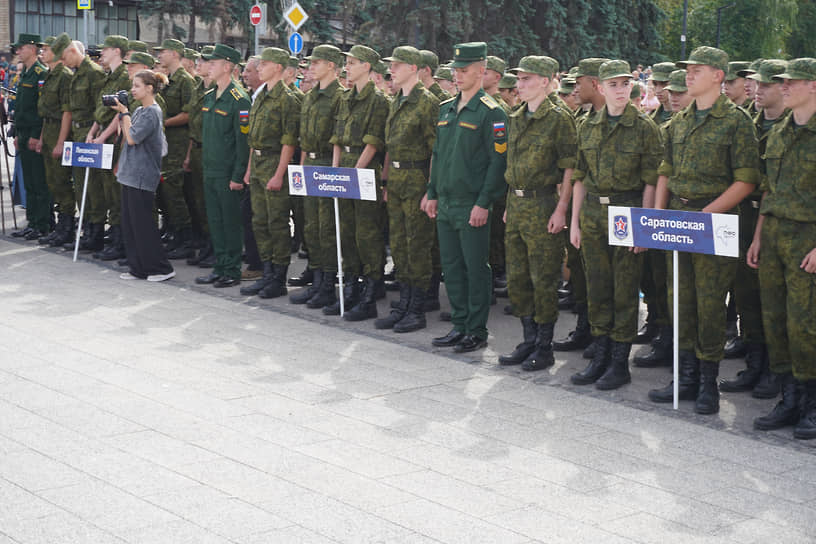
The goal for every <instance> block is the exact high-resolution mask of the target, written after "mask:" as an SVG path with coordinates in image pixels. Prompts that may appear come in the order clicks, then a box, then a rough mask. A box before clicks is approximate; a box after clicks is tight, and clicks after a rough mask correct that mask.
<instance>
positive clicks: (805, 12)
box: [785, 0, 816, 58]
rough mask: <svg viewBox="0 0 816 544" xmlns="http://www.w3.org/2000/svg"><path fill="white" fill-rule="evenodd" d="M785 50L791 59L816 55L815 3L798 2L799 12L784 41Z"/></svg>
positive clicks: (808, 0) (804, 0)
mask: <svg viewBox="0 0 816 544" xmlns="http://www.w3.org/2000/svg"><path fill="white" fill-rule="evenodd" d="M785 49H786V52H787V54H788V55H789V56H790V57H791V58H799V57H811V56H813V55H814V54H816V1H814V0H801V1H800V2H799V12H798V14H797V16H796V19H795V20H794V23H793V28H792V29H791V33H790V34H789V35H788V37H787V39H786V40H785Z"/></svg>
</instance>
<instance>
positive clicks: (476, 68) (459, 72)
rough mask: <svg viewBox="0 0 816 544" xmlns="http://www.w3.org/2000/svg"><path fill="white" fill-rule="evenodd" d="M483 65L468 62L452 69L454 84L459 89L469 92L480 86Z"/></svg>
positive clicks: (483, 70) (483, 71) (483, 69)
mask: <svg viewBox="0 0 816 544" xmlns="http://www.w3.org/2000/svg"><path fill="white" fill-rule="evenodd" d="M484 73H485V67H484V65H483V64H482V63H480V62H475V63H473V64H468V65H467V66H465V67H464V68H456V69H454V74H455V76H454V77H455V78H456V86H457V87H459V90H460V91H464V92H470V91H473V90H475V89H478V88H479V87H481V84H482V77H483V76H484Z"/></svg>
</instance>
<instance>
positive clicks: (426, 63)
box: [418, 49, 453, 102]
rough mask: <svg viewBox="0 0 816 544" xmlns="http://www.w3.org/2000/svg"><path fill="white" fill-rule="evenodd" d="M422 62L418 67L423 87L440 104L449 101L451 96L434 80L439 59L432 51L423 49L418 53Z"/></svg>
mask: <svg viewBox="0 0 816 544" xmlns="http://www.w3.org/2000/svg"><path fill="white" fill-rule="evenodd" d="M419 53H420V55H421V57H422V60H421V61H420V63H421V66H419V72H418V75H419V81H420V83H422V85H423V86H425V88H426V89H428V91H430V93H431V94H432V95H434V96H435V97H436V98H437V99H438V100H439V101H440V102H442V101H443V100H448V99H450V98H451V97H452V96H453V94H451V93H449V92H447V91H445V90H444V89H443V88H442V87H440V86H439V83H437V82H436V81H435V80H434V74H435V73H436V71H437V69H439V57H438V56H437V55H436V53H434V52H433V51H429V50H427V49H423V50H421V51H420V52H419Z"/></svg>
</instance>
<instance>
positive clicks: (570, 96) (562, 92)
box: [558, 76, 580, 116]
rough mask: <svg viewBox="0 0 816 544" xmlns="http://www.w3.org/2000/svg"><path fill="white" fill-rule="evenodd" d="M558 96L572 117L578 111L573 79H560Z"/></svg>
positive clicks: (566, 77) (565, 77)
mask: <svg viewBox="0 0 816 544" xmlns="http://www.w3.org/2000/svg"><path fill="white" fill-rule="evenodd" d="M558 96H559V97H560V98H561V100H563V101H564V103H565V104H566V105H567V110H568V111H569V112H570V113H571V114H573V116H574V115H575V113H576V112H577V111H578V110H579V109H580V106H579V104H578V101H577V99H576V97H575V80H574V79H573V78H571V77H568V76H564V77H562V78H561V81H560V85H559V87H558Z"/></svg>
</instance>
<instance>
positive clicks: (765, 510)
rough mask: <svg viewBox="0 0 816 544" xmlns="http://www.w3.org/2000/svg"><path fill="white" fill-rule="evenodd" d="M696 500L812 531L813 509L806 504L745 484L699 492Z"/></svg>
mask: <svg viewBox="0 0 816 544" xmlns="http://www.w3.org/2000/svg"><path fill="white" fill-rule="evenodd" d="M700 500H701V501H705V502H706V503H708V504H712V505H715V504H716V505H719V506H721V507H722V508H728V509H730V510H733V511H735V512H739V513H740V514H742V515H743V516H745V517H746V518H759V519H762V520H765V521H769V522H771V523H775V524H777V525H782V526H783V527H788V528H791V529H794V530H796V531H799V532H802V533H805V534H810V535H812V534H814V533H816V509H814V508H813V507H811V506H809V505H802V504H796V503H793V502H789V501H785V500H783V499H779V498H777V497H772V496H770V495H768V494H766V493H761V492H759V491H754V490H750V489H745V488H732V489H723V490H720V491H715V492H713V493H709V494H707V495H701V496H700Z"/></svg>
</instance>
